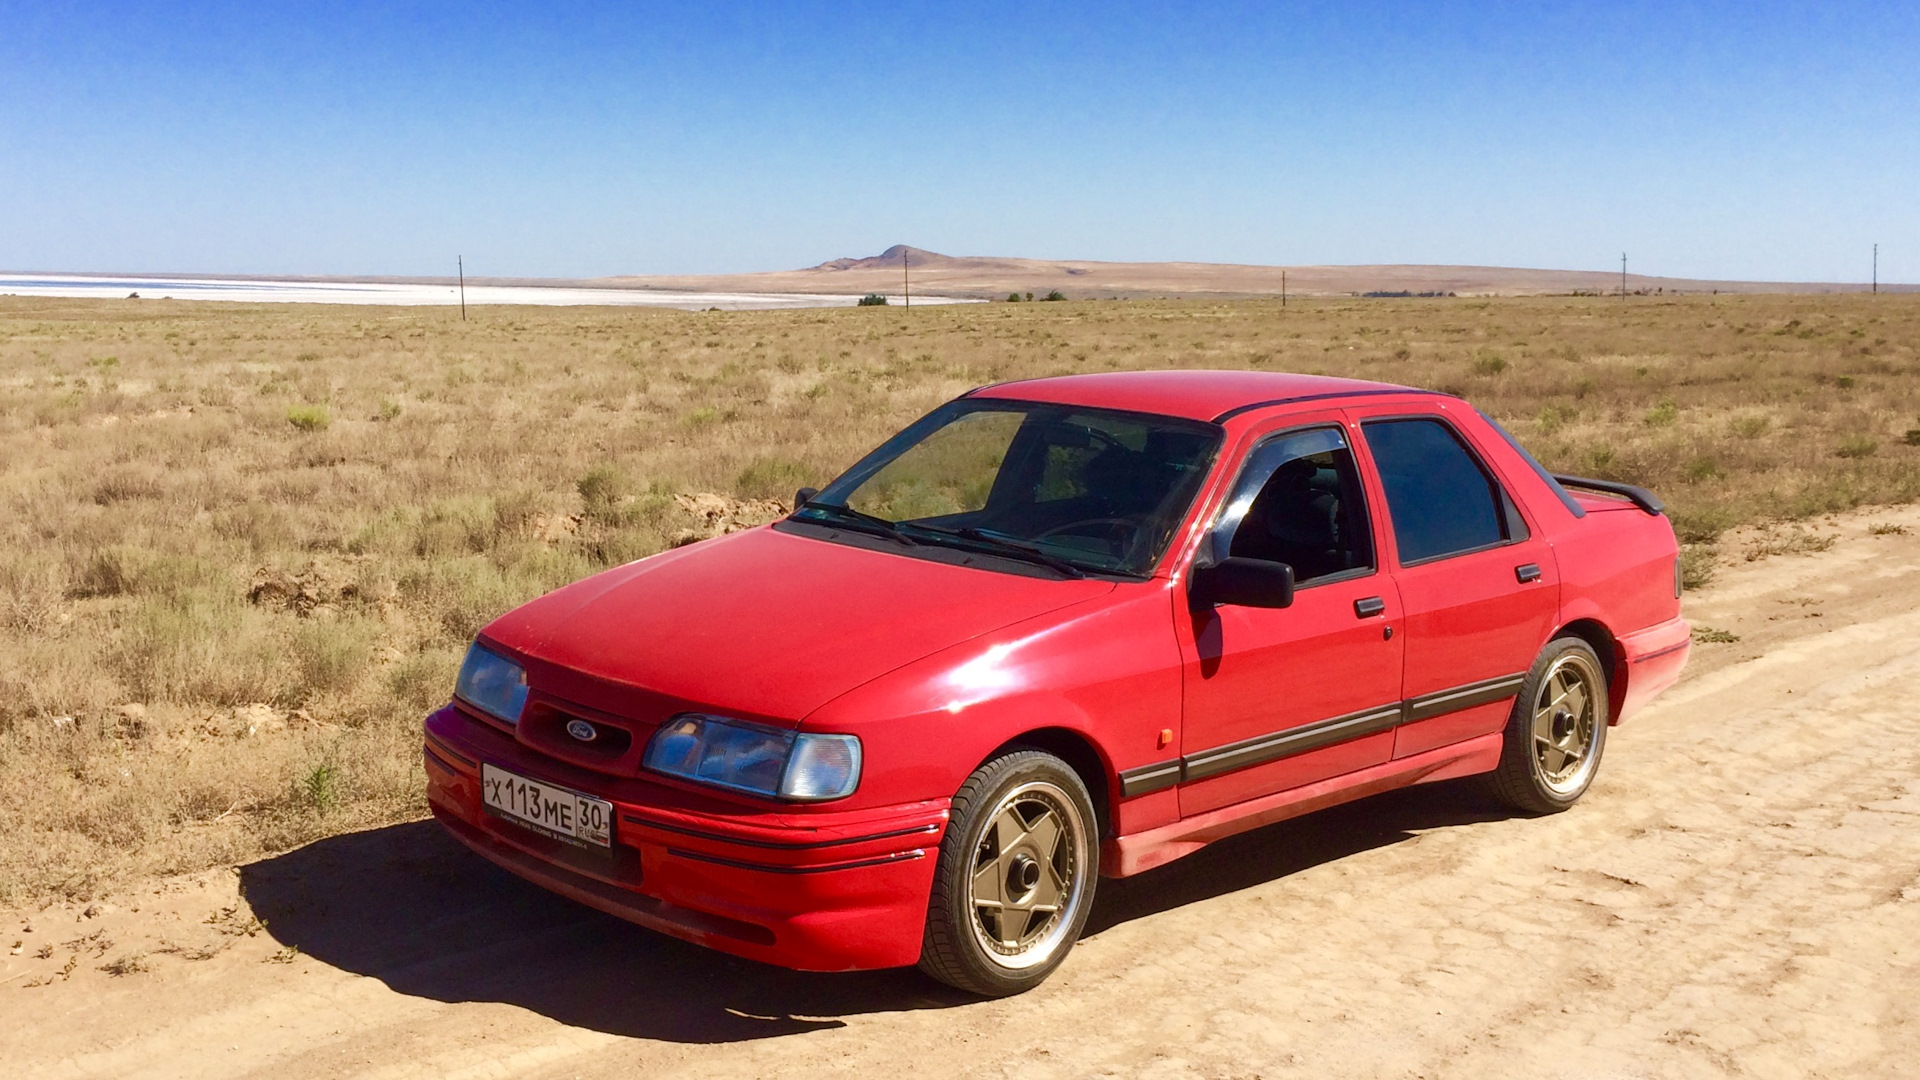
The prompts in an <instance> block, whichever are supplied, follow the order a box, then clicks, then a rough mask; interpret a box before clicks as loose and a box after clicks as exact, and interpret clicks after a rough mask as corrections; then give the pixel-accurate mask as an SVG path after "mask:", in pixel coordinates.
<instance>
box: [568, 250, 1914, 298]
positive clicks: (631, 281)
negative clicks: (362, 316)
mask: <svg viewBox="0 0 1920 1080" xmlns="http://www.w3.org/2000/svg"><path fill="white" fill-rule="evenodd" d="M903 266H904V268H905V270H906V273H907V275H908V276H909V277H910V279H911V281H912V285H913V291H914V292H917V293H918V292H925V293H927V294H929V295H936V294H937V295H942V296H969V297H992V298H998V297H1004V296H1006V295H1007V294H1008V293H1010V292H1020V293H1022V294H1025V293H1028V292H1031V293H1033V294H1034V295H1035V296H1044V295H1046V294H1047V293H1048V292H1050V291H1052V290H1055V289H1058V290H1059V291H1061V292H1062V293H1065V294H1066V295H1067V297H1068V298H1069V299H1076V300H1077V299H1084V298H1089V297H1101V298H1104V297H1110V296H1111V297H1126V298H1135V297H1151V296H1181V297H1222V298H1227V297H1249V296H1278V295H1280V290H1281V275H1282V274H1283V273H1284V274H1285V277H1286V282H1285V287H1286V290H1287V292H1288V293H1290V294H1293V295H1296V296H1355V295H1361V294H1365V293H1413V294H1421V293H1440V294H1446V293H1452V294H1454V295H1458V296H1525V295H1539V294H1552V293H1572V292H1589V293H1612V292H1617V291H1618V290H1619V288H1620V275H1619V273H1618V272H1608V271H1605V270H1539V269H1528V268H1521V267H1504V266H1418V265H1381V266H1246V265H1237V264H1232V263H1198V262H1161V263H1121V262H1094V261H1090V260H1071V259H1067V260H1063V259H1017V258H1005V257H996V256H978V255H961V256H956V255H942V254H941V253H939V252H937V251H927V250H925V249H924V248H916V247H909V246H907V245H905V244H895V245H894V246H892V247H890V248H888V249H887V250H885V251H883V252H881V253H880V254H878V255H871V256H866V257H863V258H862V257H848V258H840V259H829V260H828V261H826V262H823V263H820V264H819V265H817V266H809V267H807V268H805V269H802V270H776V271H770V272H764V273H753V274H700V275H674V276H622V277H611V278H595V279H593V280H591V281H587V282H578V284H586V285H603V286H609V287H619V288H626V289H674V290H683V289H684V290H695V291H700V292H780V293H841V294H848V293H869V292H882V293H890V294H897V293H899V292H900V289H901V272H902V268H903ZM1626 286H1627V290H1628V291H1629V292H1636V293H1637V292H1646V293H1655V292H1661V293H1706V292H1726V293H1821V292H1864V291H1865V290H1866V288H1867V286H1866V285H1864V284H1859V283H1850V282H1775V281H1707V280H1695V279H1688V278H1665V277H1651V276H1648V275H1645V274H1629V275H1627V281H1626ZM1880 288H1881V291H1883V292H1912V291H1917V290H1920V286H1912V285H1897V286H1890V285H1887V284H1884V283H1883V284H1882V285H1881V286H1880Z"/></svg>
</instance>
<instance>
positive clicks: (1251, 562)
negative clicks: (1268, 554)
mask: <svg viewBox="0 0 1920 1080" xmlns="http://www.w3.org/2000/svg"><path fill="white" fill-rule="evenodd" d="M1187 595H1188V596H1189V597H1190V598H1191V599H1192V601H1193V604H1194V606H1195V607H1201V606H1215V605H1220V604H1235V605H1238V606H1240V607H1258V608H1283V607H1288V606H1290V605H1292V603H1293V567H1291V566H1288V565H1287V564H1286V563H1277V562H1268V561H1267V560H1265V559H1239V558H1228V559H1222V560H1221V561H1219V562H1217V563H1214V564H1213V565H1212V566H1196V567H1194V570H1193V580H1192V582H1191V583H1190V584H1189V585H1188V586H1187Z"/></svg>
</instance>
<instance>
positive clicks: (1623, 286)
mask: <svg viewBox="0 0 1920 1080" xmlns="http://www.w3.org/2000/svg"><path fill="white" fill-rule="evenodd" d="M1626 298H1627V253H1626V252H1624V251H1623V252H1621V253H1620V299H1621V300H1625V299H1626Z"/></svg>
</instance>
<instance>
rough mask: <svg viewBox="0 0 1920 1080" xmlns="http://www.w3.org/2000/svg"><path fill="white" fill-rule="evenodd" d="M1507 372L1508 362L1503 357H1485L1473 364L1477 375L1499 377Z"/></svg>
mask: <svg viewBox="0 0 1920 1080" xmlns="http://www.w3.org/2000/svg"><path fill="white" fill-rule="evenodd" d="M1505 370H1507V361H1506V358H1505V357H1501V356H1483V357H1481V358H1480V359H1478V360H1475V361H1474V362H1473V373H1474V374H1475V375H1498V374H1500V373H1501V372H1503V371H1505Z"/></svg>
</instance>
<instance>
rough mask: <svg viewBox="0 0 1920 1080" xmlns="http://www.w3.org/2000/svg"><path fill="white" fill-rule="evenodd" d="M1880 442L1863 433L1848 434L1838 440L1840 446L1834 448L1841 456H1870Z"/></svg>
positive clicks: (1878, 447)
mask: <svg viewBox="0 0 1920 1080" xmlns="http://www.w3.org/2000/svg"><path fill="white" fill-rule="evenodd" d="M1878 449H1880V444H1879V443H1877V442H1875V441H1873V440H1872V439H1871V438H1869V437H1867V436H1865V435H1849V436H1847V437H1846V438H1844V439H1841V440H1840V446H1839V447H1838V448H1837V449H1835V450H1834V453H1836V454H1839V455H1840V456H1841V457H1843V458H1864V457H1872V456H1873V452H1874V451H1875V450H1878Z"/></svg>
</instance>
